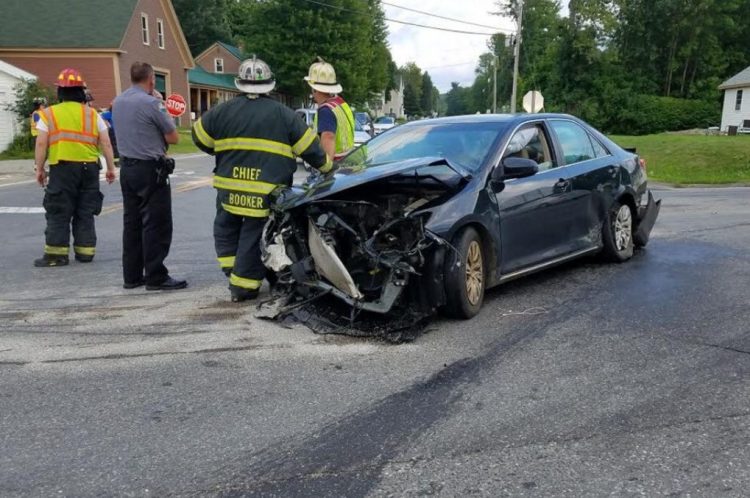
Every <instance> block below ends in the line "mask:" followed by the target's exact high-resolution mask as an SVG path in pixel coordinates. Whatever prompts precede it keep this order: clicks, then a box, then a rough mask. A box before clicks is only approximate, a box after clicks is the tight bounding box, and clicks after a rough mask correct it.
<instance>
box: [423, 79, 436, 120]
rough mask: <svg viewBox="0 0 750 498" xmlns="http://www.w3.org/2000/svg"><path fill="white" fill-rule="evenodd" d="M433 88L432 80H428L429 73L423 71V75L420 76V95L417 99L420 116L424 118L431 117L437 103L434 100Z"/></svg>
mask: <svg viewBox="0 0 750 498" xmlns="http://www.w3.org/2000/svg"><path fill="white" fill-rule="evenodd" d="M434 88H435V87H434V85H433V84H432V78H430V73H428V72H427V71H425V72H424V74H422V95H421V97H420V99H419V106H420V107H421V109H422V115H424V116H431V115H432V113H433V112H434V111H435V109H436V107H437V105H436V104H437V102H435V100H434V98H435V94H434V92H433V89H434Z"/></svg>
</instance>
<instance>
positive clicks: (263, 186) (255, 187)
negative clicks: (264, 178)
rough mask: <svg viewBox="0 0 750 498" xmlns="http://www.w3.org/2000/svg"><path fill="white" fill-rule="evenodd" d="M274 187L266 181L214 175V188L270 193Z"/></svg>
mask: <svg viewBox="0 0 750 498" xmlns="http://www.w3.org/2000/svg"><path fill="white" fill-rule="evenodd" d="M276 187H277V185H276V184H273V183H268V182H260V181H255V180H238V179H236V178H226V177H223V176H214V188H218V189H222V190H237V191H239V192H249V193H251V194H270V193H271V192H273V190H274V189H275V188H276Z"/></svg>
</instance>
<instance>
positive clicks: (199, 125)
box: [193, 119, 214, 149]
mask: <svg viewBox="0 0 750 498" xmlns="http://www.w3.org/2000/svg"><path fill="white" fill-rule="evenodd" d="M193 130H195V136H196V138H197V139H198V140H200V142H201V143H202V144H203V145H205V146H206V147H208V148H209V149H213V148H214V139H213V138H211V135H209V134H208V133H206V130H205V129H204V128H203V122H202V121H201V120H200V119H199V120H198V121H196V122H195V124H194V125H193Z"/></svg>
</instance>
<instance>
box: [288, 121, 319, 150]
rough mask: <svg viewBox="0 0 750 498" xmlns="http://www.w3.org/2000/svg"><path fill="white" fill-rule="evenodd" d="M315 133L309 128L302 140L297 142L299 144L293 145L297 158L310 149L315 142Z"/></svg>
mask: <svg viewBox="0 0 750 498" xmlns="http://www.w3.org/2000/svg"><path fill="white" fill-rule="evenodd" d="M315 136H316V135H315V132H314V131H312V129H311V128H308V129H307V131H306V132H305V134H304V135H302V138H300V139H299V140H297V143H296V144H294V145H292V152H294V154H295V155H296V156H299V155H300V154H302V153H303V152H305V151H306V150H307V148H308V147H310V145H311V144H312V143H313V142H314V141H315Z"/></svg>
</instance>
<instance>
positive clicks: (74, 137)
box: [49, 131, 98, 145]
mask: <svg viewBox="0 0 750 498" xmlns="http://www.w3.org/2000/svg"><path fill="white" fill-rule="evenodd" d="M58 142H75V143H82V144H88V145H96V144H97V143H98V139H97V138H96V137H92V136H91V135H87V134H85V133H75V132H72V131H59V132H56V133H54V134H52V135H50V137H49V144H50V145H53V144H56V143H58Z"/></svg>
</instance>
